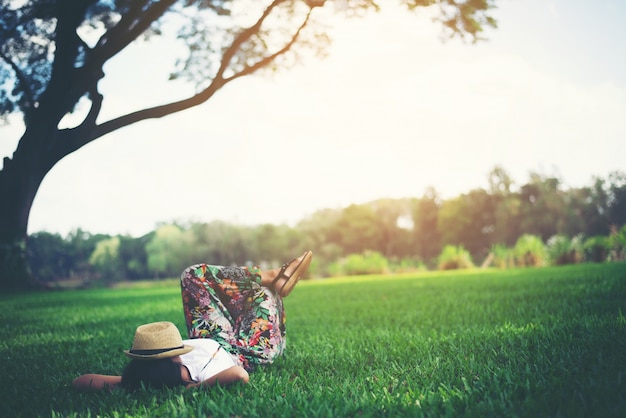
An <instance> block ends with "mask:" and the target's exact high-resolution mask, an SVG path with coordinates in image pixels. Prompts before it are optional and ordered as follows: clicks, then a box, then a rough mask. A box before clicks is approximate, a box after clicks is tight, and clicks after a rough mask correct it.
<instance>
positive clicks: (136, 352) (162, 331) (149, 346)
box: [124, 321, 193, 360]
mask: <svg viewBox="0 0 626 418" xmlns="http://www.w3.org/2000/svg"><path fill="white" fill-rule="evenodd" d="M191 350H193V347H192V346H190V345H185V344H183V339H182V338H181V336H180V332H178V328H176V325H174V324H173V323H171V322H167V321H163V322H152V323H150V324H144V325H140V326H138V327H137V330H136V331H135V338H134V339H133V346H132V348H131V349H130V350H124V354H126V355H127V356H128V357H130V358H132V359H138V360H155V359H160V358H168V357H175V356H179V355H181V354H185V353H188V352H190V351H191Z"/></svg>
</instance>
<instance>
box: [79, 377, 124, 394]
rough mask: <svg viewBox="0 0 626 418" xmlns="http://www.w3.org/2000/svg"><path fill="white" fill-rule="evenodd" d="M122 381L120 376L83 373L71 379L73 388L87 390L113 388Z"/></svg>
mask: <svg viewBox="0 0 626 418" xmlns="http://www.w3.org/2000/svg"><path fill="white" fill-rule="evenodd" d="M121 382H122V376H108V375H104V374H91V373H90V374H84V375H82V376H78V377H77V378H76V379H74V380H73V381H72V386H74V388H75V389H78V390H82V391H87V390H102V389H113V388H115V387H116V386H117V385H119V384H120V383H121Z"/></svg>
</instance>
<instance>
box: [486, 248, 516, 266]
mask: <svg viewBox="0 0 626 418" xmlns="http://www.w3.org/2000/svg"><path fill="white" fill-rule="evenodd" d="M489 253H490V254H492V255H493V260H492V261H491V264H492V265H493V266H494V267H497V268H501V269H505V268H508V267H515V255H514V254H513V251H512V250H511V249H509V248H507V247H505V246H504V245H502V244H495V245H493V246H492V247H491V250H490V251H489Z"/></svg>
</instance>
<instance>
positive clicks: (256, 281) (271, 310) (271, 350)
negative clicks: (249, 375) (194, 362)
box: [181, 264, 285, 371]
mask: <svg viewBox="0 0 626 418" xmlns="http://www.w3.org/2000/svg"><path fill="white" fill-rule="evenodd" d="M181 289H182V297H183V309H184V312H185V322H186V323H187V332H188V334H189V338H211V339H213V340H215V341H217V342H218V343H220V344H221V345H222V347H224V349H225V350H226V351H227V352H228V353H230V354H231V356H232V357H233V358H234V360H235V362H236V363H237V364H239V365H240V366H242V367H244V368H245V369H246V370H248V371H253V370H254V369H255V368H256V366H258V365H260V364H268V363H271V362H273V361H274V359H276V357H278V356H279V355H280V354H281V353H282V352H283V350H284V349H285V310H284V306H283V300H282V298H281V297H280V296H279V295H278V294H277V293H276V292H274V291H272V290H270V289H268V288H266V287H263V286H261V275H260V270H259V269H258V268H256V267H255V268H250V269H249V268H246V267H221V266H212V265H208V264H196V265H193V266H190V267H188V268H186V269H185V271H184V272H183V274H182V276H181Z"/></svg>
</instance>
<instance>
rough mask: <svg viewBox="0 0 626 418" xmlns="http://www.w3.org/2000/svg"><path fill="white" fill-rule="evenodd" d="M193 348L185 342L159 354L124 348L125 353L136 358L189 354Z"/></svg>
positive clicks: (149, 358) (157, 357) (148, 358)
mask: <svg viewBox="0 0 626 418" xmlns="http://www.w3.org/2000/svg"><path fill="white" fill-rule="evenodd" d="M193 349H194V347H193V346H191V345H186V344H185V345H183V347H182V348H176V349H174V350H169V351H165V352H163V353H158V354H135V353H131V352H130V350H124V354H126V356H127V357H130V358H132V359H134V360H158V359H162V358H169V357H176V356H180V355H182V354H187V353H188V352H190V351H191V350H193Z"/></svg>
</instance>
